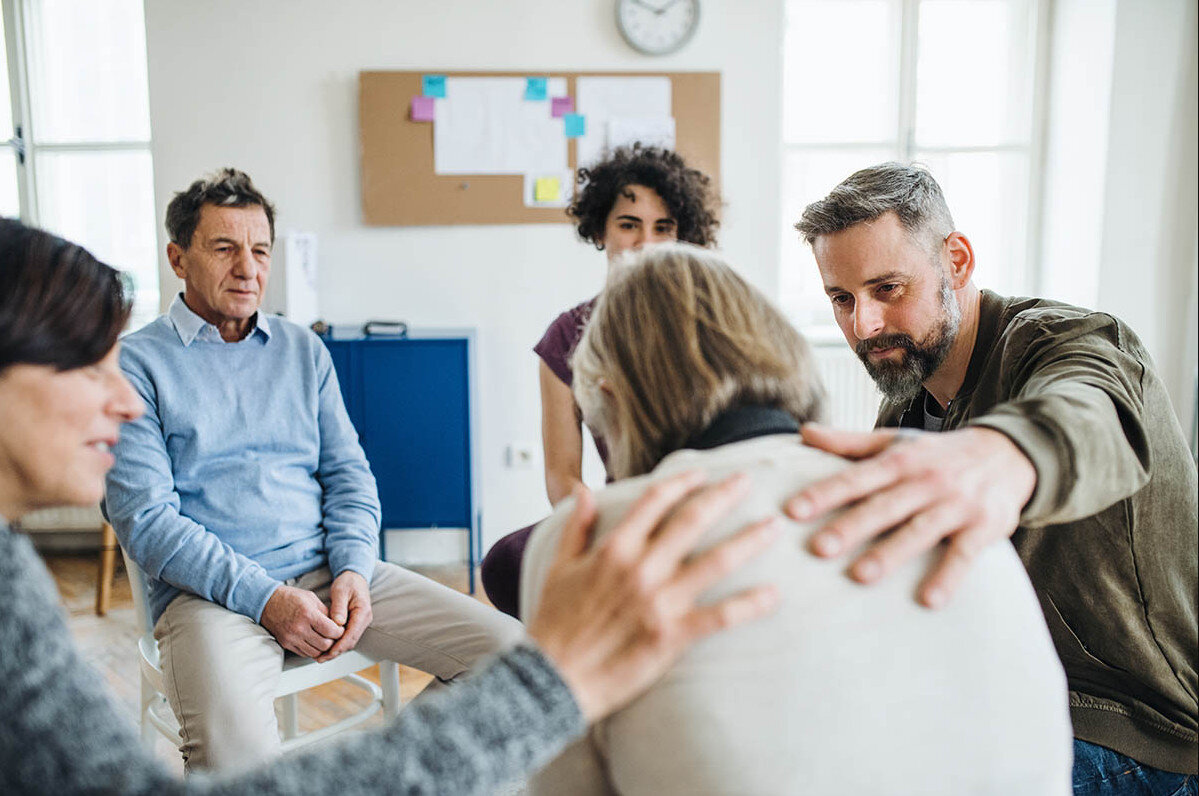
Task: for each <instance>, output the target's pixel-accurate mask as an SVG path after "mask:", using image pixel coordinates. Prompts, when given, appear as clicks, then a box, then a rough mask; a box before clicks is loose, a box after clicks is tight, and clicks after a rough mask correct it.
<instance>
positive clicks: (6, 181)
mask: <svg viewBox="0 0 1199 796" xmlns="http://www.w3.org/2000/svg"><path fill="white" fill-rule="evenodd" d="M20 215H21V200H20V199H19V198H18V193H17V156H16V154H15V153H14V152H13V151H12V148H11V147H6V146H0V216H4V217H6V218H17V217H19V216H20Z"/></svg>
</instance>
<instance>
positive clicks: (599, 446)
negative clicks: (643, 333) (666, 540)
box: [533, 299, 612, 481]
mask: <svg viewBox="0 0 1199 796" xmlns="http://www.w3.org/2000/svg"><path fill="white" fill-rule="evenodd" d="M595 301H596V300H595V299H589V300H587V301H584V302H583V303H582V304H579V305H578V306H575V307H571V308H570V309H568V310H567V311H566V312H564V313H562V314H561V315H559V316H558V317H557V318H555V319H554V322H553V323H551V324H550V326H549V328H548V329H546V330H545V334H543V335H542V336H541V340H539V341H538V343H537V345H535V346H533V350H534V351H535V352H537V356H539V357H541V361H542V362H544V363H545V365H546V367H548V368H549V369H550V371H551V372H552V373H553V374H554V375H555V376H557V377H558V378H559V379H560V380H561V381H562V383H563V384H565V385H566V386H567V387H570V386H571V384H572V383H573V382H574V372H573V371H572V370H571V369H570V355H571V354H573V353H574V351H575V346H577V345H578V344H579V341H580V340H582V339H583V330H584V329H585V328H586V327H587V321H589V320H590V319H591V311H592V310H594V309H595ZM576 408H577V407H576ZM588 430H590V429H588ZM591 438H592V439H594V440H595V449H596V451H597V452H598V453H599V456H600V460H601V461H603V463H604V468H605V469H607V467H608V446H607V445H606V444H604V440H603V438H602V437H600V436H597V435H596V434H595V433H594V432H592V434H591ZM608 480H609V481H611V480H612V476H611V474H609V475H608Z"/></svg>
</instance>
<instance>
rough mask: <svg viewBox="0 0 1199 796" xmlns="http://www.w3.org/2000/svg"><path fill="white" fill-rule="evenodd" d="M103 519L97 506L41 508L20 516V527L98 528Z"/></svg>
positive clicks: (26, 528) (34, 529)
mask: <svg viewBox="0 0 1199 796" xmlns="http://www.w3.org/2000/svg"><path fill="white" fill-rule="evenodd" d="M103 521H104V519H103V517H101V516H100V507H99V506H89V507H88V508H58V509H42V510H41V511H33V512H30V513H29V514H26V515H25V516H24V517H22V518H21V529H22V530H25V531H60V530H72V531H86V530H92V529H94V530H99V529H100V523H102V522H103Z"/></svg>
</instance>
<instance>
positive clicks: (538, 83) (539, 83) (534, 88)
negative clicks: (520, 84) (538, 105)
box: [525, 77, 547, 100]
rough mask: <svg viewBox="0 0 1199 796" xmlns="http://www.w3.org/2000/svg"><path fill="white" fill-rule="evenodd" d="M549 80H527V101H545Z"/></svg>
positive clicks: (533, 78) (538, 78) (535, 78)
mask: <svg viewBox="0 0 1199 796" xmlns="http://www.w3.org/2000/svg"><path fill="white" fill-rule="evenodd" d="M546 83H547V80H546V78H544V77H526V78H525V99H527V100H544V99H545V97H546V90H547V86H546Z"/></svg>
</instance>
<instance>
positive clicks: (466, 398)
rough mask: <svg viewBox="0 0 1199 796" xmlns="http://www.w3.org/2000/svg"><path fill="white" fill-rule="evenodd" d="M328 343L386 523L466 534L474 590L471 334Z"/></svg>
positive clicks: (476, 543) (331, 339) (477, 546)
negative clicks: (452, 530) (457, 530)
mask: <svg viewBox="0 0 1199 796" xmlns="http://www.w3.org/2000/svg"><path fill="white" fill-rule="evenodd" d="M324 341H325V345H326V346H327V347H328V349H329V353H330V354H331V355H332V358H333V367H334V368H335V369H336V370H337V378H338V381H339V382H340V384H341V393H342V396H343V397H344V398H345V402H346V409H347V410H348V411H349V414H350V419H351V420H352V421H353V423H354V427H355V428H356V429H357V430H358V436H359V438H360V439H361V441H362V447H363V450H365V451H366V458H367V460H368V461H369V462H370V465H371V472H373V473H374V474H375V479H376V480H377V481H378V484H379V500H380V502H381V503H382V506H383V528H384V529H387V528H461V529H463V530H465V531H466V532H467V534H468V537H467V547H468V560H469V563H470V590H471V592H472V593H473V592H474V590H475V562H476V561H477V560H478V558H479V556H480V554H481V548H482V543H481V539H480V535H479V534H480V527H479V526H480V523H479V508H478V500H477V488H478V481H479V479H478V477H477V475H478V473H477V464H476V463H477V460H478V457H477V456H476V455H475V447H476V445H477V438H478V437H477V432H476V426H477V424H476V422H475V417H476V408H475V407H476V402H475V400H474V381H475V380H474V358H475V353H474V342H475V341H474V332H473V330H455V331H453V332H423V333H417V332H413V333H411V334H410V335H409V336H408V337H382V336H379V337H350V338H346V337H342V336H340V335H339V334H334V335H332V336H326V337H325V338H324ZM383 539H384V536H383V535H382V534H381V535H380V551H379V553H380V556H383V555H384V554H385V550H383V549H382V548H383V544H384V542H383Z"/></svg>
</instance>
